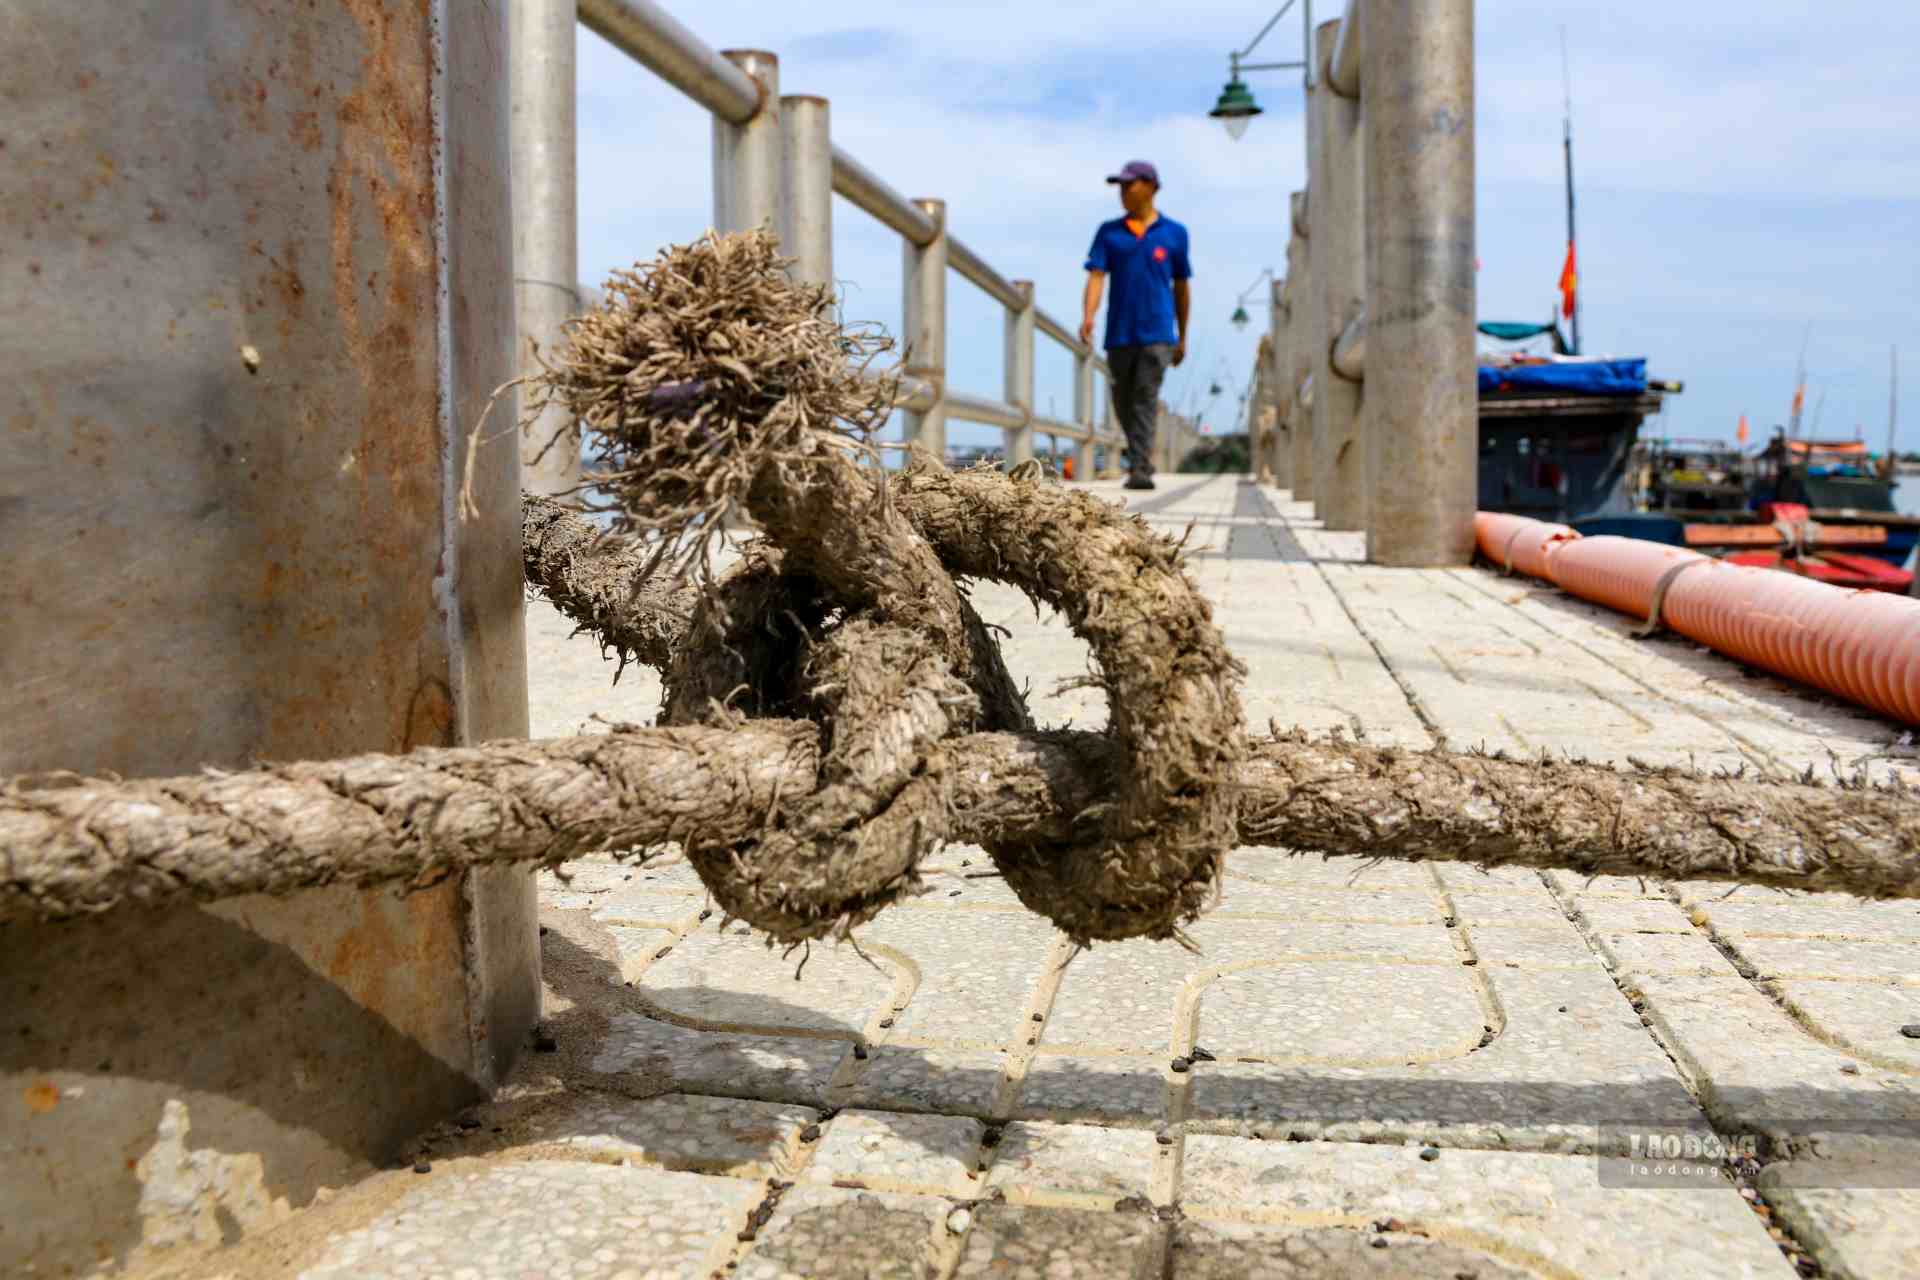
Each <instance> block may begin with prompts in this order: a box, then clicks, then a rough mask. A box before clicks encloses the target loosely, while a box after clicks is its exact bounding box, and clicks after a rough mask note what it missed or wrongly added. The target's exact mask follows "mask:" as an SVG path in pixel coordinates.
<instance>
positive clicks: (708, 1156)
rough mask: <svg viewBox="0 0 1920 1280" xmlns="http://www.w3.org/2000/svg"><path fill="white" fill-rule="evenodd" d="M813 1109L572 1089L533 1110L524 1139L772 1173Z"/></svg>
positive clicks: (788, 1160) (780, 1167)
mask: <svg viewBox="0 0 1920 1280" xmlns="http://www.w3.org/2000/svg"><path fill="white" fill-rule="evenodd" d="M816 1115H817V1113H816V1112H814V1111H813V1110H811V1109H809V1108H806V1107H798V1106H783V1105H780V1104H778V1103H772V1102H755V1101H751V1100H748V1099H742V1098H713V1097H702V1096H699V1095H696V1094H683V1093H669V1094H662V1095H661V1096H659V1097H656V1098H645V1099H639V1100H635V1099H630V1098H622V1097H619V1096H616V1095H609V1094H575V1095H573V1096H572V1097H571V1098H569V1099H568V1100H567V1102H566V1104H565V1105H564V1106H561V1107H559V1108H557V1109H554V1110H551V1111H546V1112H543V1113H542V1114H540V1115H539V1116H538V1117H537V1119H535V1120H534V1121H533V1123H532V1126H531V1128H530V1129H529V1131H528V1134H527V1137H526V1141H527V1142H528V1143H529V1144H544V1143H558V1144H561V1145H564V1146H570V1147H577V1148H579V1149H581V1150H583V1151H592V1152H595V1153H598V1154H604V1155H612V1156H619V1157H624V1158H626V1159H629V1160H634V1161H639V1162H642V1163H645V1164H650V1165H657V1166H659V1167H661V1168H665V1169H679V1170H683V1171H686V1172H689V1173H711V1174H726V1175H730V1176H732V1177H744V1178H772V1177H783V1176H785V1175H786V1174H787V1172H788V1171H789V1170H790V1169H791V1168H792V1166H793V1162H794V1148H795V1143H796V1140H797V1137H798V1135H799V1133H800V1131H801V1130H802V1129H803V1128H805V1127H806V1126H807V1125H809V1124H812V1123H813V1122H814V1120H815V1118H816Z"/></svg>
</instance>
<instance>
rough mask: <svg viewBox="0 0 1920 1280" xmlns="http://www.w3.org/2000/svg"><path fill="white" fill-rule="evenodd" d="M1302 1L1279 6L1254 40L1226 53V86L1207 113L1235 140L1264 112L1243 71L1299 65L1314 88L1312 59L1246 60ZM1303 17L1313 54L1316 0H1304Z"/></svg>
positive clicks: (1304, 81)
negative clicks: (1243, 76)
mask: <svg viewBox="0 0 1920 1280" xmlns="http://www.w3.org/2000/svg"><path fill="white" fill-rule="evenodd" d="M1300 3H1302V0H1287V2H1286V3H1285V4H1283V5H1281V6H1280V11H1279V12H1278V13H1276V14H1274V15H1273V16H1272V17H1271V18H1268V19H1267V25H1266V26H1264V27H1262V28H1260V34H1259V35H1257V36H1255V37H1254V38H1253V41H1252V43H1250V44H1248V45H1247V47H1246V48H1244V49H1241V50H1240V51H1239V52H1237V53H1229V54H1228V55H1227V83H1226V87H1225V88H1223V89H1221V90H1220V100H1219V101H1218V102H1216V103H1215V104H1214V107H1213V110H1211V111H1209V112H1207V114H1208V115H1210V116H1212V117H1213V118H1214V119H1215V120H1218V121H1219V122H1220V123H1221V124H1223V125H1225V126H1226V128H1227V136H1228V137H1230V138H1232V139H1234V140H1235V141H1238V140H1239V139H1240V137H1241V136H1242V135H1243V134H1245V133H1246V131H1247V126H1248V125H1249V124H1251V123H1252V122H1253V118H1254V117H1255V116H1257V115H1259V114H1260V113H1261V108H1260V104H1259V103H1257V102H1255V101H1254V100H1253V91H1252V90H1251V89H1248V88H1247V85H1246V81H1244V80H1242V79H1241V78H1240V73H1241V72H1242V71H1289V70H1293V69H1294V68H1298V69H1299V70H1300V72H1301V83H1302V84H1303V85H1305V86H1306V87H1307V88H1309V89H1311V88H1313V61H1312V59H1311V58H1307V59H1305V60H1303V61H1300V62H1247V61H1245V59H1246V57H1247V56H1248V55H1249V54H1251V53H1252V52H1253V50H1254V47H1255V46H1256V45H1258V44H1259V43H1260V42H1261V41H1262V40H1264V39H1266V38H1267V33H1268V32H1269V31H1272V30H1273V29H1274V27H1276V26H1278V25H1279V22H1280V19H1282V18H1284V17H1286V16H1287V13H1288V11H1289V10H1291V9H1292V8H1293V6H1294V5H1295V4H1300ZM1301 17H1302V23H1303V25H1302V28H1301V30H1302V33H1303V44H1304V48H1305V50H1306V51H1307V52H1309V53H1311V52H1312V49H1313V0H1304V5H1303V12H1302V14H1301Z"/></svg>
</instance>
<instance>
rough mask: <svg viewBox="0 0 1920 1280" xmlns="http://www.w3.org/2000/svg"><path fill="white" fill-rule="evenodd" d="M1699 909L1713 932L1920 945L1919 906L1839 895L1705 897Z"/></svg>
mask: <svg viewBox="0 0 1920 1280" xmlns="http://www.w3.org/2000/svg"><path fill="white" fill-rule="evenodd" d="M1696 905H1698V907H1699V908H1700V910H1701V911H1703V912H1704V913H1705V914H1706V917H1707V921H1708V923H1709V924H1710V925H1711V926H1712V927H1713V928H1715V929H1718V930H1721V931H1723V932H1727V933H1739V934H1747V935H1755V934H1760V935H1764V934H1771V933H1780V934H1792V935H1797V936H1800V937H1830V938H1855V939H1859V940H1861V941H1864V942H1913V943H1920V903H1914V902H1907V901H1900V902H1863V901H1860V900H1859V899H1855V898H1844V897H1840V896H1839V895H1836V894H1794V895H1787V894H1776V895H1772V900H1771V901H1760V900H1757V899H1755V898H1753V897H1752V896H1749V895H1743V896H1742V897H1739V898H1733V899H1728V900H1726V901H1717V900H1715V899H1714V898H1712V897H1706V898H1704V899H1703V900H1701V901H1699V902H1698V903H1697V904H1696Z"/></svg>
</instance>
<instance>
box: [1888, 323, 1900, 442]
mask: <svg viewBox="0 0 1920 1280" xmlns="http://www.w3.org/2000/svg"><path fill="white" fill-rule="evenodd" d="M1899 417H1900V348H1899V347H1897V346H1894V347H1890V348H1888V349H1887V462H1888V464H1889V466H1891V464H1892V462H1893V425H1894V423H1895V422H1896V421H1897V420H1898V419H1899Z"/></svg>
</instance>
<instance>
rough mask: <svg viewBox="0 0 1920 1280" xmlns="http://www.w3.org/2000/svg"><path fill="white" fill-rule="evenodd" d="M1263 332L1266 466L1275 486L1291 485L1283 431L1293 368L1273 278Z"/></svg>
mask: <svg viewBox="0 0 1920 1280" xmlns="http://www.w3.org/2000/svg"><path fill="white" fill-rule="evenodd" d="M1267 332H1268V333H1270V334H1271V335H1272V336H1273V348H1272V350H1271V351H1269V352H1268V356H1267V367H1266V368H1265V369H1264V370H1262V372H1263V373H1264V374H1265V375H1266V376H1265V379H1264V380H1265V382H1266V384H1267V401H1268V403H1269V404H1270V405H1271V406H1272V408H1273V431H1272V433H1271V434H1270V435H1268V437H1267V467H1268V468H1269V469H1270V470H1271V471H1272V472H1273V484H1274V487H1275V488H1277V489H1290V488H1292V487H1293V446H1292V443H1291V442H1290V440H1289V438H1288V436H1289V433H1288V432H1287V430H1286V423H1287V408H1288V404H1289V402H1290V401H1291V400H1292V398H1293V397H1292V395H1291V388H1290V386H1289V385H1288V379H1287V375H1288V373H1289V371H1291V369H1292V368H1293V360H1292V357H1291V356H1290V355H1289V354H1288V350H1287V342H1288V334H1287V299H1286V281H1284V280H1275V281H1274V282H1273V283H1272V285H1271V287H1270V288H1269V289H1268V292H1267Z"/></svg>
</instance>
